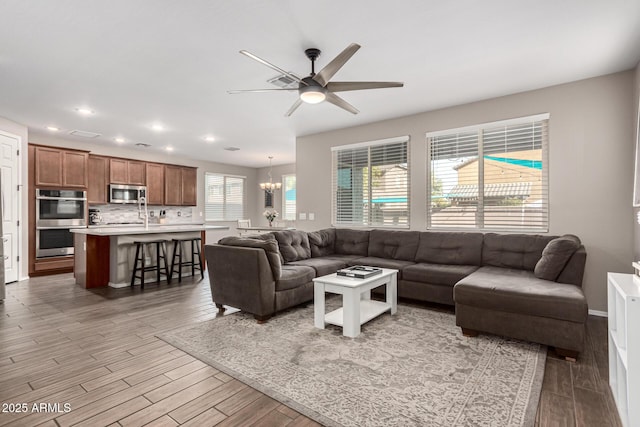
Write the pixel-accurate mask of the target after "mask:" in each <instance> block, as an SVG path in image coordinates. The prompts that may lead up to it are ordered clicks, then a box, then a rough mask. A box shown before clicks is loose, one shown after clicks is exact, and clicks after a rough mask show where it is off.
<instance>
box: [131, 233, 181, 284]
mask: <svg viewBox="0 0 640 427" xmlns="http://www.w3.org/2000/svg"><path fill="white" fill-rule="evenodd" d="M133 244H134V245H136V258H135V261H134V263H133V274H132V275H131V287H133V286H134V283H135V280H136V279H140V289H144V274H145V273H146V272H147V271H155V272H156V283H160V276H161V275H162V274H164V275H165V277H166V278H167V283H171V275H169V268H168V266H167V250H166V244H165V241H164V240H152V241H148V242H142V241H136V242H133ZM147 245H155V247H156V263H155V265H149V266H147V265H146V262H147V257H146V253H145V252H146V251H145V247H146V246H147ZM161 261H162V263H163V264H164V273H162V272H161V268H162V264H161ZM138 273H139V274H138Z"/></svg>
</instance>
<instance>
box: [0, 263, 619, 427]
mask: <svg viewBox="0 0 640 427" xmlns="http://www.w3.org/2000/svg"><path fill="white" fill-rule="evenodd" d="M425 309H429V308H428V307H426V308H425ZM215 316H216V309H215V306H214V305H213V303H212V301H211V294H210V291H209V284H208V282H207V281H206V279H205V280H203V281H199V282H196V281H192V280H190V279H186V280H184V279H183V283H182V285H178V284H175V283H174V284H173V285H166V284H161V285H160V286H155V285H149V286H147V287H146V288H145V290H144V291H140V290H139V289H137V288H136V289H134V290H131V289H130V288H125V289H110V288H106V289H97V290H85V289H82V288H80V287H79V286H77V285H75V284H74V280H73V276H72V275H71V274H65V275H58V276H48V277H40V278H33V279H30V280H26V281H23V282H19V283H13V284H10V285H7V298H6V300H5V302H4V304H0V405H2V407H0V410H2V409H4V410H5V412H0V425H2V426H4V425H8V426H29V427H30V426H39V425H41V426H71V425H80V426H91V427H95V426H142V425H147V426H175V425H187V426H198V427H202V426H213V425H220V426H285V425H287V426H317V425H318V424H317V423H315V422H314V421H312V420H310V419H309V418H307V417H305V416H303V415H300V414H298V413H297V412H295V411H294V410H292V409H290V408H288V407H287V406H285V405H283V404H281V403H279V402H277V401H275V400H273V399H271V398H270V397H268V396H265V395H263V394H262V393H260V392H258V391H256V390H254V389H252V388H251V387H249V386H247V385H245V384H243V383H241V382H240V381H238V380H236V379H234V378H231V377H230V376H228V375H226V374H224V373H222V372H220V371H218V370H216V369H214V368H212V367H210V366H208V365H206V364H205V363H203V362H200V361H199V360H197V359H195V358H194V357H192V356H190V355H188V354H186V353H184V352H183V351H181V350H179V349H177V348H175V347H172V346H171V345H169V344H166V343H165V342H164V341H162V340H160V339H158V338H156V337H155V334H156V333H158V332H160V331H163V330H167V329H173V328H176V327H179V326H183V325H187V324H190V323H195V322H200V321H204V320H208V319H212V318H214V317H215ZM588 332H589V333H588V343H587V344H588V349H587V351H586V352H585V353H584V354H582V355H581V357H580V359H579V360H578V362H576V363H569V362H565V361H564V360H561V359H559V358H558V357H557V356H555V355H554V354H553V352H551V351H550V352H549V356H548V357H547V368H546V372H545V378H544V383H543V388H542V395H541V398H540V403H539V406H538V415H537V420H536V425H540V426H618V425H620V424H619V420H618V417H617V414H616V413H615V408H614V406H613V403H612V399H611V394H610V392H609V389H608V386H607V349H606V345H607V344H606V320H605V319H601V318H590V319H589V324H588ZM17 404H18V405H20V406H19V407H16V405H17ZM34 404H35V406H34ZM42 404H45V406H41V405H42ZM46 404H49V407H46ZM56 404H57V406H56ZM65 405H66V406H65ZM19 409H26V411H21V412H18V410H19ZM69 409H70V410H69Z"/></svg>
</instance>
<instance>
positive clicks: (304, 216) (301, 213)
mask: <svg viewBox="0 0 640 427" xmlns="http://www.w3.org/2000/svg"><path fill="white" fill-rule="evenodd" d="M298 218H299V219H300V220H301V221H304V220H306V219H307V214H306V213H305V212H300V213H299V214H298Z"/></svg>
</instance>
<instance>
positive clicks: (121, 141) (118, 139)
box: [116, 138, 124, 144]
mask: <svg viewBox="0 0 640 427" xmlns="http://www.w3.org/2000/svg"><path fill="white" fill-rule="evenodd" d="M116 142H117V143H118V144H122V143H123V142H124V138H116Z"/></svg>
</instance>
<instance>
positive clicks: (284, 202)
mask: <svg viewBox="0 0 640 427" xmlns="http://www.w3.org/2000/svg"><path fill="white" fill-rule="evenodd" d="M288 177H293V179H294V180H295V182H294V187H293V188H294V189H295V190H296V200H294V201H293V206H294V212H293V218H287V181H286V180H287V178H288ZM297 191H298V178H297V177H296V174H295V173H286V174H284V175H282V220H283V221H295V220H296V217H297V215H298V193H297Z"/></svg>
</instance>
